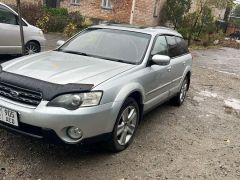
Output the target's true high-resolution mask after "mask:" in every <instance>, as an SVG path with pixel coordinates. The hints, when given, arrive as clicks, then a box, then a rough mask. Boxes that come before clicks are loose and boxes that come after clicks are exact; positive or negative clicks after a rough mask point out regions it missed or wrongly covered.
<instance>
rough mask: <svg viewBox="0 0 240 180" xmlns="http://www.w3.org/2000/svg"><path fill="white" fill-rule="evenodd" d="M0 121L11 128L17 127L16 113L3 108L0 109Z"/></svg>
mask: <svg viewBox="0 0 240 180" xmlns="http://www.w3.org/2000/svg"><path fill="white" fill-rule="evenodd" d="M0 121H2V122H5V123H7V124H11V125H13V126H18V116H17V112H15V111H12V110H10V109H7V108H4V107H0Z"/></svg>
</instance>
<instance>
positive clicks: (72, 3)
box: [70, 0, 81, 6]
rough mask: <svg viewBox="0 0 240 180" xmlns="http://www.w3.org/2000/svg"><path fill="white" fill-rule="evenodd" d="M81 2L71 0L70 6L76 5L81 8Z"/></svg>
mask: <svg viewBox="0 0 240 180" xmlns="http://www.w3.org/2000/svg"><path fill="white" fill-rule="evenodd" d="M76 1H79V2H76ZM80 2H81V0H70V4H71V5H75V6H79V5H80Z"/></svg>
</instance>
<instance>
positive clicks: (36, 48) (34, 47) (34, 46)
mask: <svg viewBox="0 0 240 180" xmlns="http://www.w3.org/2000/svg"><path fill="white" fill-rule="evenodd" d="M40 50H41V47H40V45H39V44H38V43H36V42H33V41H30V42H28V43H27V44H26V46H25V54H26V55H30V54H35V53H39V52H40Z"/></svg>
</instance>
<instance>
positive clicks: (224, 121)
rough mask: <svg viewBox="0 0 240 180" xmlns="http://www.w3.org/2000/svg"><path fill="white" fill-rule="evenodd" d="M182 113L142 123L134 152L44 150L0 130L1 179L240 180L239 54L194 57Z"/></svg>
mask: <svg viewBox="0 0 240 180" xmlns="http://www.w3.org/2000/svg"><path fill="white" fill-rule="evenodd" d="M192 54H193V56H194V63H193V75H192V84H191V88H190V90H189V93H188V96H187V99H186V101H185V103H184V105H183V106H181V107H173V106H171V105H169V104H168V103H166V104H164V105H162V106H159V107H158V108H157V109H155V110H154V111H152V112H151V113H149V114H147V115H146V116H145V117H144V121H143V123H142V124H141V125H140V127H139V129H138V131H137V134H136V137H135V140H134V142H133V144H132V145H131V146H130V147H129V148H128V149H127V150H126V151H124V152H122V153H119V154H111V153H109V152H107V151H105V150H104V149H103V148H101V147H100V146H98V145H94V146H88V147H79V146H62V145H53V144H45V143H43V142H41V141H37V140H32V139H29V138H26V137H22V136H17V135H13V134H11V133H8V132H6V131H4V130H0V179H51V180H52V179H104V180H105V179H118V180H120V179H123V178H124V179H240V142H239V139H240V133H239V132H240V104H238V103H239V102H238V101H239V100H240V53H239V50H236V49H230V48H221V49H210V50H198V51H193V52H192Z"/></svg>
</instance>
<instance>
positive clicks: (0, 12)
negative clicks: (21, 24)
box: [0, 7, 17, 25]
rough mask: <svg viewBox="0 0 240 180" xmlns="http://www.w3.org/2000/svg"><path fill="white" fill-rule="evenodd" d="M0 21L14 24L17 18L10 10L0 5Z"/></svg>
mask: <svg viewBox="0 0 240 180" xmlns="http://www.w3.org/2000/svg"><path fill="white" fill-rule="evenodd" d="M0 23H4V24H13V25H16V24H17V18H16V16H15V15H14V14H13V13H12V12H10V11H8V10H6V9H5V8H4V7H0Z"/></svg>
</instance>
